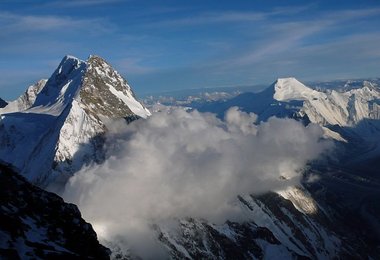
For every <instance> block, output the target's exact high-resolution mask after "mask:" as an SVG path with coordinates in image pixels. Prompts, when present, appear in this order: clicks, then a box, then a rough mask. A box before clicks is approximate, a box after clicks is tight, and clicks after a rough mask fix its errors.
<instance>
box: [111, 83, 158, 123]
mask: <svg viewBox="0 0 380 260" xmlns="http://www.w3.org/2000/svg"><path fill="white" fill-rule="evenodd" d="M107 85H108V87H109V90H110V91H111V92H112V94H114V95H115V96H117V97H118V98H119V99H120V100H121V101H123V102H124V104H126V105H127V106H128V107H129V109H131V111H132V112H133V113H134V114H136V115H138V116H140V117H142V118H147V117H148V116H150V115H151V113H150V112H149V110H148V109H146V108H145V107H143V106H142V105H141V103H140V102H138V101H137V100H136V99H134V98H133V97H132V96H130V95H126V94H124V93H123V92H122V91H118V90H116V89H115V88H114V87H113V86H111V85H109V84H107Z"/></svg>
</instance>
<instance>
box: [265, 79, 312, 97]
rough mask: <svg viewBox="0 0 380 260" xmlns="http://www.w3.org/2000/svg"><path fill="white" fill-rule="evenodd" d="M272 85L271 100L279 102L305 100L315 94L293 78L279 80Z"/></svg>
mask: <svg viewBox="0 0 380 260" xmlns="http://www.w3.org/2000/svg"><path fill="white" fill-rule="evenodd" d="M273 85H274V96H273V98H274V99H276V100H279V101H287V100H305V99H307V98H308V97H310V96H311V95H313V93H314V92H315V90H313V89H311V88H309V87H307V86H305V85H304V84H303V83H301V82H300V81H298V80H297V79H296V78H294V77H289V78H279V79H277V80H276V81H275V83H274V84H273Z"/></svg>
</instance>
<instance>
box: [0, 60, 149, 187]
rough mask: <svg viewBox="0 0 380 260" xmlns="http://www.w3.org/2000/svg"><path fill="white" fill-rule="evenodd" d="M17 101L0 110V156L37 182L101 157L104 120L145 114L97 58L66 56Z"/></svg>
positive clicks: (64, 175) (119, 78)
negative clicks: (48, 75)
mask: <svg viewBox="0 0 380 260" xmlns="http://www.w3.org/2000/svg"><path fill="white" fill-rule="evenodd" d="M19 99H20V100H21V101H22V102H21V101H20V102H21V103H22V104H21V105H19V104H18V103H15V105H14V106H13V108H14V109H12V110H11V111H6V109H7V108H9V105H8V106H6V107H5V108H3V109H0V113H1V114H3V115H2V117H1V120H0V124H1V126H2V127H3V129H4V131H3V132H1V133H0V142H3V143H6V145H4V146H1V147H0V159H2V160H3V161H5V162H7V163H9V164H11V165H13V166H14V167H15V168H17V169H19V170H20V172H21V174H22V175H24V176H25V177H26V178H27V179H29V180H30V181H32V182H33V183H36V184H39V185H41V186H45V185H47V184H49V183H50V182H51V181H52V180H54V179H56V178H60V179H61V180H63V181H65V180H66V179H67V177H69V176H71V174H72V173H74V172H75V171H77V170H79V169H80V168H81V167H82V166H83V165H85V164H88V163H92V162H100V161H101V160H102V158H103V157H104V154H103V151H102V145H103V144H104V141H105V140H104V133H105V132H106V131H107V127H106V125H105V123H104V119H105V118H126V119H128V120H133V119H136V118H139V117H143V118H145V117H147V116H149V115H150V112H149V110H147V109H146V108H145V107H144V106H143V105H142V104H141V103H139V102H138V101H137V100H136V98H135V96H134V94H133V92H132V89H131V88H130V86H129V85H128V83H127V81H126V80H125V79H124V78H123V77H122V76H121V75H120V74H119V73H118V72H117V71H116V70H114V69H113V68H112V66H111V65H109V64H108V63H107V62H106V61H105V60H104V59H102V58H100V57H98V56H90V57H89V59H88V60H87V61H82V60H80V59H77V58H75V57H73V56H65V57H64V58H63V59H62V61H61V63H60V64H59V66H58V67H57V69H56V70H55V71H54V73H53V74H52V75H51V77H50V78H49V80H47V81H41V82H39V83H37V84H35V85H33V86H32V87H30V88H29V89H28V90H27V91H26V92H25V94H24V96H22V97H20V98H19ZM15 102H16V101H15ZM17 102H18V100H17ZM14 154H17V155H18V156H17V158H15V156H13V155H14Z"/></svg>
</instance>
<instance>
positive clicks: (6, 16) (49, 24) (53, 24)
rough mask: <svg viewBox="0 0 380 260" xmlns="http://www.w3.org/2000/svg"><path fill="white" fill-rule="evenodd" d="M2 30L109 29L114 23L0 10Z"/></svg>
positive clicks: (103, 20) (14, 31)
mask: <svg viewBox="0 0 380 260" xmlns="http://www.w3.org/2000/svg"><path fill="white" fill-rule="evenodd" d="M0 26H1V28H2V32H3V33H4V32H8V33H9V32H12V33H17V32H25V31H27V32H30V31H41V32H44V31H52V30H58V29H66V30H68V29H69V30H77V29H86V30H89V29H90V28H94V27H95V28H96V30H97V31H109V30H111V29H112V25H111V23H110V22H108V21H107V20H105V19H98V18H91V19H78V18H72V17H70V16H53V15H21V14H16V13H11V12H0ZM62 33H65V31H62Z"/></svg>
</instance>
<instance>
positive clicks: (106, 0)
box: [47, 0, 125, 8]
mask: <svg viewBox="0 0 380 260" xmlns="http://www.w3.org/2000/svg"><path fill="white" fill-rule="evenodd" d="M123 1H125V0H69V1H67V0H66V1H53V2H50V3H48V4H47V5H48V6H57V7H63V8H69V7H90V6H99V5H109V4H115V3H120V2H123Z"/></svg>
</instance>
